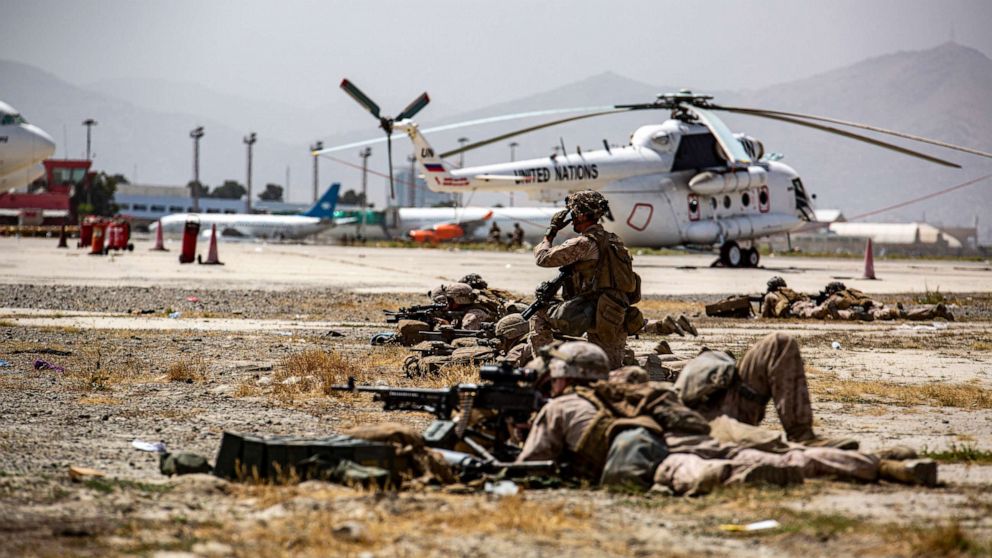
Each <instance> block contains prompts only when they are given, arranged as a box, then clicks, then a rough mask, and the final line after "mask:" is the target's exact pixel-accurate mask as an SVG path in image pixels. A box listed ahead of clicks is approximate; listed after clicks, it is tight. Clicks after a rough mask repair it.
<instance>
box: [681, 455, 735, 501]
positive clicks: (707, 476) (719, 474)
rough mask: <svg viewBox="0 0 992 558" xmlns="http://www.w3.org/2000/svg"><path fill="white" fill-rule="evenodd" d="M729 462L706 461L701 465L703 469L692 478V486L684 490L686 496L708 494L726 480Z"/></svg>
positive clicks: (729, 470)
mask: <svg viewBox="0 0 992 558" xmlns="http://www.w3.org/2000/svg"><path fill="white" fill-rule="evenodd" d="M731 471H732V469H731V467H730V464H729V463H727V462H725V461H722V460H721V462H719V463H717V462H707V463H705V464H704V466H703V470H702V471H701V472H700V473H699V475H698V476H697V477H696V478H695V479H694V481H693V483H692V487H691V488H690V489H689V490H688V491H686V493H685V495H686V496H702V495H703V494H709V493H710V492H713V490H714V489H715V488H716V487H718V486H720V485H721V484H723V483H724V482H729V481H727V478H728V477H729V476H730V474H731Z"/></svg>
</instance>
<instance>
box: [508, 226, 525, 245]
mask: <svg viewBox="0 0 992 558" xmlns="http://www.w3.org/2000/svg"><path fill="white" fill-rule="evenodd" d="M523 245H524V229H523V227H521V226H520V223H514V224H513V232H512V233H511V235H510V247H511V248H520V247H521V246H523Z"/></svg>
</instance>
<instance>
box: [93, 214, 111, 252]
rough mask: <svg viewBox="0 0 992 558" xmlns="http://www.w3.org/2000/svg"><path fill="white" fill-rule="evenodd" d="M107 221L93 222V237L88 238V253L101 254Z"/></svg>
mask: <svg viewBox="0 0 992 558" xmlns="http://www.w3.org/2000/svg"><path fill="white" fill-rule="evenodd" d="M107 224H108V223H107V222H106V221H99V222H95V223H93V238H92V239H91V240H90V255H91V256H102V255H103V254H104V252H103V237H104V236H105V233H106V232H107Z"/></svg>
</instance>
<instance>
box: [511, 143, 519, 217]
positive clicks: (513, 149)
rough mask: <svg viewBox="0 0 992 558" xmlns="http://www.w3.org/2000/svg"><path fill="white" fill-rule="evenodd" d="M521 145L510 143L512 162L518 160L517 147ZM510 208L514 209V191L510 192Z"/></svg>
mask: <svg viewBox="0 0 992 558" xmlns="http://www.w3.org/2000/svg"><path fill="white" fill-rule="evenodd" d="M518 145H520V144H519V143H517V142H515V141H511V142H510V162H511V163H512V162H514V161H516V160H517V146H518ZM510 207H513V191H512V190H511V191H510Z"/></svg>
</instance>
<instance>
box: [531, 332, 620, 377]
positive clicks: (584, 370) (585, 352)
mask: <svg viewBox="0 0 992 558" xmlns="http://www.w3.org/2000/svg"><path fill="white" fill-rule="evenodd" d="M547 353H548V355H547V357H546V358H548V359H549V363H548V371H549V372H550V375H551V377H552V378H572V379H576V380H606V379H608V378H609V377H610V359H609V358H608V357H607V356H606V353H605V352H604V351H603V349H601V348H599V347H597V346H596V345H593V344H592V343H588V342H586V341H570V342H568V343H562V344H561V346H560V347H558V348H556V349H549V350H548V351H547Z"/></svg>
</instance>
